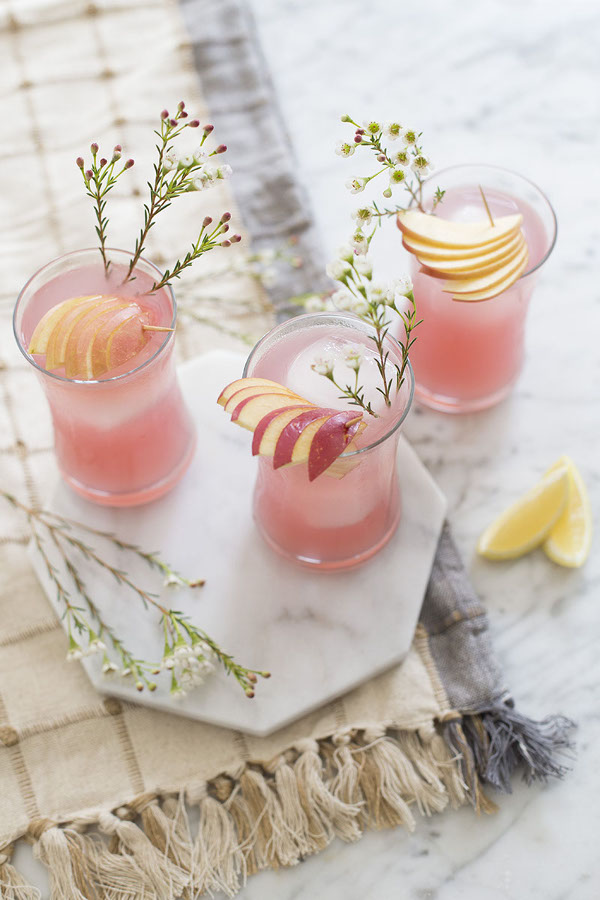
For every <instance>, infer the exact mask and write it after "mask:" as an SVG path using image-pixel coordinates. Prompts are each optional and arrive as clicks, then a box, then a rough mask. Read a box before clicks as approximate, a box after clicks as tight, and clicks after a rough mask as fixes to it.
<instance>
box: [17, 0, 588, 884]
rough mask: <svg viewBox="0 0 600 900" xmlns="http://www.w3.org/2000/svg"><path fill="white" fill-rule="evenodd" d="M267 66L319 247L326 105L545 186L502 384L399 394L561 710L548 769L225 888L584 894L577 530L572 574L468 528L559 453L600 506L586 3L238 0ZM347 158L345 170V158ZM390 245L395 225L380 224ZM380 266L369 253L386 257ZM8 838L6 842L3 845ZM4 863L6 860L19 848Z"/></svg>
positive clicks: (500, 639)
mask: <svg viewBox="0 0 600 900" xmlns="http://www.w3.org/2000/svg"><path fill="white" fill-rule="evenodd" d="M251 4H252V6H253V8H254V12H255V15H256V19H257V23H258V29H259V33H260V38H261V40H262V44H263V48H264V52H265V55H266V57H267V62H268V64H269V66H270V68H271V71H272V74H273V79H274V82H275V86H276V89H277V91H278V93H279V97H280V102H281V106H282V110H283V114H284V116H285V119H286V121H287V125H288V128H289V132H290V136H291V140H292V143H293V146H294V149H295V153H296V157H297V161H298V169H299V177H300V179H301V180H302V181H303V182H304V184H306V186H307V188H308V191H309V193H310V197H311V200H312V203H313V207H314V209H315V211H316V216H317V220H318V225H319V228H320V231H321V235H322V238H323V242H324V245H325V247H326V248H327V250H328V251H330V252H331V253H333V252H334V251H335V248H336V247H337V246H338V245H339V244H341V243H342V242H343V241H344V240H345V239H346V237H347V235H348V233H349V228H350V219H349V212H350V210H351V209H352V208H353V205H354V204H353V199H354V198H351V197H350V195H349V194H348V193H347V192H346V191H345V189H344V187H343V185H344V181H345V180H346V178H347V177H349V176H350V175H351V174H354V173H353V172H351V169H352V161H351V160H350V161H344V160H340V159H339V157H337V156H335V155H334V153H333V147H334V144H335V142H336V141H337V140H339V139H340V138H341V137H342V136H344V135H345V131H344V126H342V125H341V123H340V122H339V115H340V114H341V113H342V112H346V111H347V112H350V113H351V114H352V115H353V116H355V117H360V118H363V117H364V116H368V115H380V116H382V117H388V116H390V117H392V116H398V117H399V118H400V121H401V122H403V123H405V124H406V125H412V126H414V127H415V128H417V129H418V130H422V131H424V132H425V138H426V146H427V148H428V149H429V150H430V153H431V155H432V157H433V159H434V161H435V162H436V164H437V165H438V167H442V166H446V165H451V164H454V163H459V162H467V161H471V162H476V161H478V162H486V163H492V164H499V165H504V166H507V167H509V168H514V169H517V170H518V171H520V172H522V173H523V174H526V175H529V176H530V177H532V178H533V180H534V181H536V182H537V183H538V184H539V185H540V186H541V187H542V188H544V189H545V190H546V191H547V193H548V194H549V196H550V198H551V199H552V201H553V203H554V205H555V208H556V211H557V215H558V220H559V240H558V244H557V246H556V249H555V250H554V253H553V255H552V257H551V259H550V260H549V262H548V263H547V264H546V266H545V268H544V270H543V273H542V276H541V280H540V283H539V285H538V287H537V291H536V294H535V296H534V300H533V304H532V308H531V311H530V316H529V322H528V358H527V363H526V366H525V369H524V371H523V374H522V377H521V379H520V382H519V384H518V386H517V389H516V391H515V392H514V394H513V395H512V397H511V398H510V399H509V400H507V401H505V402H504V403H502V404H501V405H500V406H498V407H497V408H495V409H493V410H491V411H488V412H486V413H481V414H478V415H472V416H465V417H449V416H443V415H441V414H438V413H434V412H430V411H426V410H422V409H416V410H415V411H414V412H413V413H412V414H411V416H410V418H409V420H408V422H407V426H406V432H405V433H406V435H407V437H408V438H409V440H410V441H411V442H412V443H413V446H414V447H415V448H416V450H417V452H418V453H419V455H420V456H421V459H422V460H423V462H424V463H425V464H426V465H427V466H428V468H429V469H430V471H431V472H432V474H433V475H434V477H435V478H436V479H437V481H438V483H439V485H440V486H441V488H442V489H443V491H444V492H445V493H446V495H447V498H448V502H449V517H450V521H451V523H452V525H453V528H454V534H455V537H456V539H457V542H458V544H459V547H460V550H461V552H462V554H463V556H464V558H465V560H466V561H467V562H468V564H469V566H470V569H471V573H472V577H473V580H474V583H475V585H476V588H477V590H478V592H479V593H480V595H481V597H482V598H483V599H484V600H485V602H486V603H487V606H488V609H489V613H490V618H491V623H492V628H493V632H494V636H495V643H496V647H497V650H498V652H499V654H500V657H501V660H502V663H503V665H504V667H505V670H506V677H507V682H508V684H509V685H510V686H511V687H512V690H513V693H514V696H515V698H516V701H517V703H518V705H519V708H520V709H521V711H522V712H524V713H526V714H528V715H531V716H533V717H537V718H540V717H543V716H544V715H546V714H549V713H552V712H562V713H564V714H566V715H568V716H570V717H572V718H574V719H575V720H577V722H578V723H579V729H578V732H577V742H578V756H577V759H576V760H575V763H574V767H573V770H572V772H571V773H570V774H569V775H568V776H567V778H566V779H565V780H564V781H563V782H560V783H552V784H549V785H547V786H545V787H534V788H529V789H528V788H525V787H524V786H523V785H522V784H520V783H515V785H514V793H513V794H512V795H511V796H509V797H500V798H497V799H499V802H500V811H499V812H498V813H497V814H496V815H495V816H493V817H489V818H480V819H478V818H477V817H476V816H475V815H474V814H473V812H472V811H471V810H470V809H462V810H460V811H458V812H448V813H445V814H443V815H437V816H435V817H433V818H432V819H429V820H421V821H420V822H419V823H418V827H417V831H416V833H415V834H414V835H408V834H406V833H405V832H404V831H403V830H401V829H397V830H394V831H385V832H380V833H370V834H367V835H365V837H364V838H363V839H362V840H360V841H359V842H358V843H356V844H352V845H345V844H342V843H341V842H340V841H335V842H334V843H333V844H332V845H331V846H330V847H329V848H328V849H327V850H326V851H325V852H323V853H321V854H320V855H318V856H316V857H312V858H310V859H308V860H307V861H306V862H304V863H302V864H301V865H300V866H297V867H296V868H294V869H289V870H283V871H280V872H271V871H269V872H264V873H261V874H259V875H257V876H254V877H253V878H252V879H250V881H249V883H248V885H247V887H246V888H245V889H244V890H243V891H242V893H241V894H240V895H239V896H240V897H241V898H243V900H259V898H260V900H315V898H319V900H341V898H343V900H396V898H401V900H434V898H435V900H455V898H461V900H496V898H498V900H500V898H502V900H506V898H509V900H530V898H531V900H538V898H539V900H562V898H567V897H568V898H569V900H592V898H593V900H595V898H597V897H598V896H599V895H600V856H599V854H598V835H599V834H600V805H599V804H598V802H597V797H598V792H599V791H600V752H599V750H598V748H599V747H600V713H599V710H600V702H599V701H600V653H599V652H598V626H597V622H598V619H599V616H600V612H599V606H598V603H599V598H598V596H597V591H596V588H597V586H598V583H599V581H600V554H599V553H598V542H597V541H596V542H595V546H594V548H593V550H592V555H591V558H590V560H589V561H588V563H587V565H586V566H585V568H584V569H583V570H581V571H568V570H560V569H558V568H557V567H555V566H553V565H552V564H550V563H549V562H548V561H547V560H546V559H545V557H543V556H542V555H541V554H532V555H530V556H528V557H526V558H524V559H523V560H519V561H517V562H513V563H507V564H501V565H499V564H496V565H494V564H488V563H484V562H482V561H478V560H476V559H475V556H474V546H475V542H476V539H477V536H478V534H479V532H480V531H481V529H482V528H483V527H484V525H486V524H487V523H488V521H489V519H490V517H492V516H493V515H494V514H495V513H496V512H498V511H500V510H501V509H502V508H503V507H504V506H505V505H506V504H507V503H508V502H510V501H511V500H512V499H513V498H514V497H515V495H516V494H518V493H519V492H520V491H521V490H523V489H526V488H527V487H529V486H530V485H531V484H532V483H533V482H534V481H535V480H536V478H537V477H538V476H539V474H540V473H541V472H542V471H543V470H544V469H545V468H546V467H547V466H548V465H550V464H551V463H552V462H553V461H554V460H555V459H556V458H557V457H558V456H560V455H561V454H563V453H569V454H570V455H571V456H573V458H574V459H575V460H576V462H577V463H578V465H579V466H580V468H581V470H582V472H583V474H584V476H585V478H586V480H587V483H588V485H589V488H590V491H591V494H592V504H593V507H594V510H595V514H596V518H597V520H598V521H600V519H599V518H598V517H599V508H600V467H599V466H598V449H597V446H596V443H595V440H594V438H595V437H596V436H597V434H598V426H599V424H600V363H599V359H600V356H599V354H598V334H599V326H600V282H599V279H598V253H597V245H598V241H599V238H600V220H599V218H598V210H599V209H600V180H599V179H598V178H597V177H596V173H597V166H598V163H597V160H598V152H599V151H600V145H599V140H598V133H599V130H598V126H599V118H600V110H599V107H598V94H597V86H598V79H599V76H600V71H599V70H600V59H599V57H598V53H597V47H598V43H599V42H600V27H599V26H600V8H599V7H598V5H597V4H594V3H593V2H592V0H571V2H570V3H569V4H564V3H558V2H556V0H555V2H548V0H547V2H545V3H544V2H542V0H462V2H461V3H460V4H457V3H452V4H450V3H447V2H445V0H430V2H428V3H426V4H418V3H392V2H390V0H370V2H369V3H367V4H366V3H364V2H359V0H327V2H326V3H324V2H323V0H251ZM345 167H346V168H345ZM394 247H395V248H397V247H398V241H397V240H396V241H395V242H394ZM388 265H390V262H389V260H388ZM18 852H19V854H21V853H22V851H21V850H19V851H18ZM23 869H24V871H25V869H26V867H25V866H23Z"/></svg>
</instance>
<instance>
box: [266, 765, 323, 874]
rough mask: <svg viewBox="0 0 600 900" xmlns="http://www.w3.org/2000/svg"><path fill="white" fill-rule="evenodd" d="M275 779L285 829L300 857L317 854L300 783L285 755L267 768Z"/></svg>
mask: <svg viewBox="0 0 600 900" xmlns="http://www.w3.org/2000/svg"><path fill="white" fill-rule="evenodd" d="M266 768H267V770H268V771H269V772H271V773H272V774H273V776H274V778H275V788H276V790H277V795H278V797H279V802H280V803H281V811H282V813H283V823H284V827H285V828H286V829H287V831H288V832H289V834H290V835H291V837H292V840H293V842H294V845H295V846H296V848H297V851H298V853H299V854H300V856H308V855H309V854H311V853H316V851H317V850H318V847H317V845H316V844H315V842H314V841H313V839H312V837H311V834H310V827H309V822H308V817H307V815H306V813H305V812H304V810H303V808H302V803H301V802H300V792H299V790H298V782H297V780H296V775H295V772H294V770H293V769H292V767H291V766H290V765H289V764H288V761H287V759H286V757H285V755H282V756H278V757H276V758H275V759H274V760H272V761H271V762H270V763H269V764H268V765H267V766H266Z"/></svg>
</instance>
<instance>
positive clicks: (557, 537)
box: [544, 456, 592, 569]
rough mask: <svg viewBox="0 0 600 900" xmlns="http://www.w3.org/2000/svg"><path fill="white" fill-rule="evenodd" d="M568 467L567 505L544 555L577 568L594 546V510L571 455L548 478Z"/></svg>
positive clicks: (546, 542) (552, 532) (563, 458)
mask: <svg viewBox="0 0 600 900" xmlns="http://www.w3.org/2000/svg"><path fill="white" fill-rule="evenodd" d="M561 467H566V469H567V472H568V477H569V496H568V500H567V505H566V507H565V509H564V511H563V513H562V515H561V516H560V517H559V519H558V521H557V522H556V524H555V525H554V526H553V528H552V530H551V531H550V534H549V535H548V538H547V539H546V541H545V542H544V552H545V553H546V555H547V556H549V557H550V559H551V560H552V562H555V563H557V564H558V565H559V566H568V567H569V568H572V569H575V568H578V567H579V566H582V565H583V564H584V562H585V561H586V559H587V558H588V555H589V552H590V546H591V543H592V510H591V507H590V500H589V497H588V492H587V489H586V486H585V484H584V481H583V478H582V477H581V475H580V473H579V470H578V469H577V466H576V465H575V463H574V462H573V460H572V459H570V458H569V457H568V456H561V458H560V459H559V460H558V461H557V462H556V463H555V464H554V465H553V466H552V468H551V469H549V470H548V472H547V473H546V475H549V474H550V473H551V472H553V471H556V470H557V469H559V468H561Z"/></svg>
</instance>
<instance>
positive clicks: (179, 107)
mask: <svg viewBox="0 0 600 900" xmlns="http://www.w3.org/2000/svg"><path fill="white" fill-rule="evenodd" d="M177 109H178V110H179V112H183V110H184V109H185V103H184V102H183V100H180V101H179V103H178V104H177Z"/></svg>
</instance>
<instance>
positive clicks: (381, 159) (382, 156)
mask: <svg viewBox="0 0 600 900" xmlns="http://www.w3.org/2000/svg"><path fill="white" fill-rule="evenodd" d="M377 160H378V162H385V154H383V153H380V154H379V155H378V156H377Z"/></svg>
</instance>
